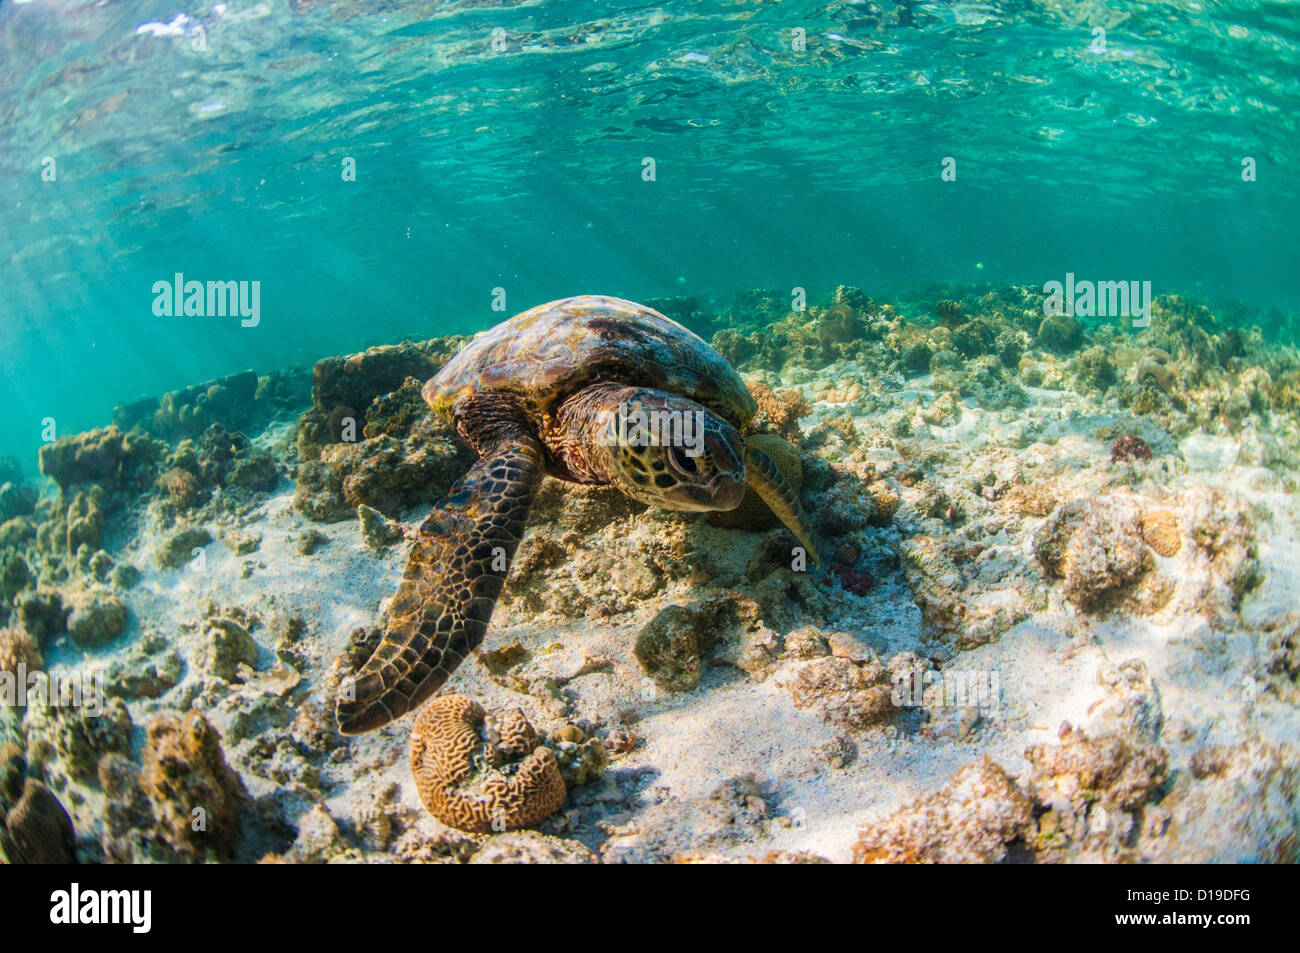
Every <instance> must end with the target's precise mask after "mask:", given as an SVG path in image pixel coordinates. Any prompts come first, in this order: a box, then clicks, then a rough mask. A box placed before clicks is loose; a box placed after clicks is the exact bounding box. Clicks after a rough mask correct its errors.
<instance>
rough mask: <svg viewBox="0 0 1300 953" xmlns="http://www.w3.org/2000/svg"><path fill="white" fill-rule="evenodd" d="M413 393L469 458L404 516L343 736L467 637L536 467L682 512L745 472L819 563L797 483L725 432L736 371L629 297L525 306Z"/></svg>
mask: <svg viewBox="0 0 1300 953" xmlns="http://www.w3.org/2000/svg"><path fill="white" fill-rule="evenodd" d="M423 396H424V399H425V402H426V403H428V405H429V406H430V407H431V408H432V409H433V410H434V411H435V412H436V413H438V414H440V415H442V416H443V417H445V418H446V419H448V420H449V421H450V422H451V423H452V424H453V425H454V426H455V428H456V431H457V433H459V434H460V436H461V439H463V440H464V441H465V442H466V443H468V444H469V445H470V446H471V447H472V448H473V449H474V450H475V451H476V452H477V453H478V455H479V459H478V462H477V463H475V464H474V465H473V466H472V467H471V468H470V470H469V472H468V473H466V474H465V476H464V477H463V478H462V479H461V480H460V481H459V482H458V483H456V484H455V485H454V486H453V487H452V488H451V489H450V490H449V491H448V493H447V495H446V496H444V497H443V498H442V499H441V500H439V501H438V502H437V503H436V504H435V505H434V507H433V511H432V512H431V513H430V514H429V516H428V518H427V519H426V520H425V521H424V523H423V525H421V527H420V530H419V534H418V536H417V538H416V541H415V543H414V545H413V547H412V549H411V555H410V558H409V561H408V562H407V566H406V571H405V573H403V575H402V581H401V584H400V586H399V587H398V590H397V594H396V595H395V596H394V597H393V601H392V604H391V605H390V607H389V610H388V626H387V631H386V632H385V634H384V637H383V641H382V642H380V644H379V646H378V647H377V648H376V649H375V651H374V654H372V655H371V656H370V658H369V660H368V661H367V662H366V663H365V665H364V666H362V668H361V671H360V672H358V673H357V675H356V678H355V679H350V680H347V681H345V682H344V684H343V687H342V690H341V691H340V693H339V698H338V723H339V728H340V730H341V731H342V732H343V733H344V734H360V733H362V732H365V731H371V730H373V729H375V728H379V727H381V726H383V725H385V724H387V723H388V722H390V721H392V720H393V719H394V718H398V717H400V716H402V715H404V714H406V713H407V712H408V711H412V710H414V709H415V708H417V707H418V706H419V705H420V704H421V703H423V702H424V701H425V700H427V699H428V698H429V696H431V695H432V694H433V693H434V692H436V691H437V690H438V689H439V688H440V687H441V686H442V684H443V682H445V681H446V680H447V678H448V676H450V675H451V673H452V671H453V670H455V668H456V666H457V665H459V664H460V663H461V662H462V661H463V660H464V659H465V657H466V656H467V655H468V654H469V653H470V652H471V651H473V650H474V648H476V647H477V646H478V644H479V643H480V642H481V641H482V640H483V635H484V632H485V631H486V630H487V625H488V620H489V619H490V618H491V616H492V609H493V607H494V606H495V605H496V599H497V595H498V594H499V593H500V592H501V586H502V583H503V582H504V581H505V578H506V573H507V571H508V570H509V568H510V560H511V558H513V556H514V553H515V548H516V547H517V546H518V545H519V540H520V538H521V537H522V536H523V533H524V526H525V524H526V523H527V522H528V511H529V509H530V508H531V506H532V503H533V500H534V498H535V497H536V495H537V490H538V487H539V486H541V482H542V476H543V475H544V474H550V475H551V476H553V477H557V478H559V479H562V480H568V481H571V482H574V483H587V484H606V485H609V486H613V487H616V488H618V489H619V490H621V491H622V492H623V493H625V494H626V495H628V496H630V497H632V498H634V499H637V500H640V501H642V502H645V503H649V504H652V505H656V506H662V507H665V508H667V509H672V510H694V511H705V510H728V509H732V508H734V507H736V506H738V505H739V503H740V500H741V497H742V496H743V495H744V492H745V485H746V483H748V484H749V485H750V486H752V487H753V488H754V489H755V490H757V491H758V493H759V494H760V495H761V496H762V498H763V499H764V500H765V501H766V502H767V504H768V505H769V506H770V507H771V508H772V510H773V512H775V513H776V514H777V516H779V517H780V518H781V520H782V521H783V522H784V523H785V524H786V526H788V527H789V528H790V530H791V531H792V532H793V533H794V535H795V536H796V537H797V538H798V539H799V541H800V542H801V543H802V544H803V546H804V547H805V550H806V552H807V554H808V555H809V556H810V557H811V558H812V560H813V561H814V562H817V563H819V562H820V556H821V553H820V550H821V546H820V542H819V540H818V538H817V535H816V532H815V531H814V530H813V528H812V524H811V522H810V521H809V519H808V517H807V514H806V513H805V512H804V510H803V507H802V506H801V505H800V503H799V498H798V495H797V494H796V493H795V492H794V491H793V490H792V489H791V488H790V487H789V486H788V485H787V484H786V482H785V480H784V478H783V477H782V476H781V473H780V471H779V470H778V469H777V467H776V465H775V464H774V463H773V462H772V459H771V458H770V457H769V456H768V455H767V454H765V453H763V452H762V450H760V449H758V448H757V447H754V446H751V445H747V444H746V443H745V441H744V440H743V438H742V437H741V435H740V430H741V428H743V427H744V426H745V425H746V424H748V423H749V422H750V420H751V419H752V418H753V416H754V413H755V411H756V410H757V409H758V407H757V404H756V403H755V401H754V398H753V397H752V396H751V395H750V393H749V391H748V390H747V389H746V387H745V384H744V382H743V381H742V380H741V379H740V376H739V375H738V374H737V373H736V372H735V370H733V369H732V367H731V366H730V365H729V364H728V363H727V362H726V361H725V360H723V358H722V357H721V355H719V354H718V353H717V352H716V351H714V350H713V348H711V347H709V345H708V344H706V343H705V342H704V341H703V340H701V339H700V338H699V337H697V336H696V335H695V334H692V333H691V332H690V331H688V330H686V328H684V327H682V326H681V325H680V324H678V323H677V322H675V321H672V320H670V319H669V318H666V317H664V316H663V315H662V314H660V313H659V312H657V311H654V310H652V309H650V308H647V307H645V306H643V305H639V304H635V303H633V302H631V301H624V300H622V299H620V298H610V297H604V296H601V295H583V296H580V297H576V298H565V299H564V300H561V301H552V302H550V303H549V304H544V305H540V306H538V307H536V308H533V309H531V310H529V311H525V312H523V313H522V314H519V315H516V316H515V317H513V318H511V319H510V320H509V321H505V322H503V323H502V324H499V325H497V326H496V327H494V328H492V329H490V330H488V331H484V332H483V333H481V334H479V335H477V336H476V337H475V338H474V339H473V340H472V341H470V343H469V344H467V345H466V346H465V347H464V348H463V349H462V350H461V351H460V352H459V353H458V354H456V356H455V357H453V358H452V359H451V360H450V361H449V362H447V364H446V365H445V366H444V367H443V368H442V370H440V371H439V372H438V373H437V374H436V375H435V376H434V377H433V378H432V379H430V380H429V381H428V382H427V383H426V384H425V385H424V390H423Z"/></svg>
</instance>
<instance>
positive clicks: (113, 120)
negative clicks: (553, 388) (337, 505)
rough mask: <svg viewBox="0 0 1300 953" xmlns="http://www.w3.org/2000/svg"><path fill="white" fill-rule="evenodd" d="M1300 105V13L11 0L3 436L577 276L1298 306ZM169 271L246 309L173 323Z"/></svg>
mask: <svg viewBox="0 0 1300 953" xmlns="http://www.w3.org/2000/svg"><path fill="white" fill-rule="evenodd" d="M1096 28H1101V29H1102V30H1104V37H1102V36H1101V35H1100V34H1098V33H1096V32H1095V30H1096ZM797 30H803V31H804V34H803V35H804V36H805V37H806V46H805V48H803V49H796V48H795V47H796V46H797V45H798V44H797V43H796V39H797V37H798V33H797V32H796V31H797ZM1298 116H1300V4H1297V3H1295V2H1259V0H1238V2H1231V3H1224V2H1193V0H1169V2H1146V3H1135V2H1107V3H1101V2H1073V0H1060V2H1026V0H1003V2H990V3H977V2H959V3H940V2H923V3H915V2H893V0H870V2H832V3H824V2H822V3H812V2H794V0H789V2H768V3H762V2H730V3H719V2H707V3H705V2H694V3H668V4H649V3H591V2H572V0H571V2H558V0H535V2H528V3H517V4H512V3H487V2H483V3H474V2H464V3H456V2H451V3H442V2H402V3H396V2H385V0H378V2H371V3H356V2H331V0H267V2H253V0H229V2H226V3H203V2H200V3H187V2H185V0H162V2H157V0H143V2H134V0H112V2H103V0H99V2H90V0H31V2H26V3H17V2H14V0H0V374H2V377H3V380H2V381H0V410H2V413H0V419H2V420H3V424H2V425H0V454H4V453H9V454H20V455H21V456H22V458H23V463H24V468H25V469H26V470H27V471H28V472H29V473H31V472H32V471H34V470H35V459H34V451H35V448H36V446H37V445H38V443H39V441H40V439H41V436H42V429H43V424H42V421H44V420H45V419H46V418H53V419H54V420H55V422H56V427H57V432H58V433H59V434H60V435H62V434H66V433H72V432H74V431H76V430H80V429H84V428H86V427H90V426H96V425H100V424H103V423H106V422H108V419H109V417H110V413H111V409H112V407H113V406H114V405H115V404H118V403H122V402H125V401H128V400H131V399H134V398H137V397H141V396H144V395H151V394H153V395H156V394H159V393H162V392H164V391H167V390H170V389H174V388H177V387H180V386H184V385H187V384H191V383H194V382H197V381H200V380H203V379H206V378H211V377H214V376H217V375H221V374H225V373H229V372H232V371H236V370H241V369H244V368H248V367H253V368H257V369H258V370H259V371H263V372H265V371H267V370H271V369H274V368H278V367H284V366H286V365H296V364H303V365H309V364H311V363H312V362H313V361H315V360H316V359H317V358H319V357H322V356H325V355H328V354H334V353H341V352H346V351H349V350H354V349H356V348H358V347H360V346H363V345H366V344H370V343H376V342H383V341H397V340H400V339H402V338H404V337H414V338H419V339H423V338H428V337H432V336H435V335H438V334H443V333H451V332H464V331H467V330H471V329H476V328H482V327H487V326H489V325H491V324H493V323H496V322H497V321H499V320H501V319H502V318H503V317H505V316H507V315H508V314H513V313H515V312H517V311H520V310H523V309H524V308H526V307H530V306H532V305H534V304H537V303H540V302H542V301H546V300H550V299H553V298H557V297H563V296H567V295H572V294H580V293H590V292H600V293H607V294H614V295H618V296H622V297H627V298H634V299H636V298H647V297H653V296H661V295H672V294H690V295H695V296H698V297H700V298H701V299H703V300H706V301H707V300H713V301H717V302H726V301H728V300H730V298H731V297H732V296H733V295H734V294H735V293H736V292H737V291H740V290H743V289H748V288H754V287H773V288H785V289H788V288H793V287H795V286H801V287H806V288H807V289H808V291H809V294H810V296H812V297H813V298H814V299H815V298H816V297H817V296H818V295H822V294H825V293H827V292H829V290H830V289H831V288H832V287H833V286H834V285H836V284H840V283H847V284H854V285H857V286H859V287H861V288H862V289H863V290H865V291H867V292H868V293H869V294H872V295H873V296H875V297H877V298H878V299H888V297H889V294H890V293H891V292H892V291H893V290H895V289H899V288H904V287H906V286H908V285H909V284H912V283H917V282H926V281H936V280H955V281H962V282H966V281H969V282H980V281H995V282H996V281H1015V282H1023V283H1025V284H1029V285H1035V286H1041V285H1042V284H1043V283H1044V282H1045V281H1049V280H1053V279H1055V280H1062V279H1063V278H1064V276H1065V274H1066V273H1067V272H1073V273H1075V274H1077V275H1079V276H1080V277H1081V278H1088V279H1098V280H1149V281H1151V283H1152V288H1153V293H1154V294H1156V295H1159V294H1162V293H1183V294H1193V295H1200V296H1203V297H1205V298H1206V299H1207V300H1217V299H1224V298H1231V299H1238V300H1241V301H1245V302H1247V303H1249V304H1251V305H1256V306H1260V307H1262V308H1265V309H1272V310H1265V311H1263V312H1261V313H1262V314H1263V315H1264V320H1265V322H1266V323H1267V322H1270V321H1272V322H1276V323H1277V324H1278V325H1279V326H1285V321H1286V316H1287V315H1288V314H1289V313H1290V312H1291V311H1293V310H1294V309H1296V308H1298V307H1300V261H1298V258H1300V252H1298V251H1297V249H1298V248H1300V242H1298V239H1300V224H1298V223H1300V130H1298V120H1297V117H1298ZM946 157H951V158H952V159H954V160H955V162H956V180H955V181H944V180H943V179H942V177H941V172H942V167H943V162H944V159H945V158H946ZM1247 157H1248V158H1249V159H1251V160H1253V164H1254V168H1255V177H1254V179H1255V180H1254V181H1243V175H1242V172H1243V160H1245V159H1246V158H1247ZM647 158H650V159H653V160H654V172H655V175H654V180H653V181H646V178H645V175H644V170H645V168H646V164H645V160H646V159H647ZM348 159H352V160H355V170H356V175H355V181H346V180H345V177H344V175H343V170H344V168H345V160H348ZM49 160H53V161H52V162H51V161H49ZM177 272H180V273H183V274H184V275H185V276H186V279H187V280H189V279H197V280H201V281H207V280H236V281H259V282H260V283H261V285H260V287H261V309H260V323H259V324H258V325H257V327H251V328H244V327H241V326H240V321H239V319H238V318H237V317H196V316H189V317H185V316H180V317H177V316H170V317H168V316H157V315H155V314H154V309H153V304H154V294H153V292H152V290H151V289H152V287H153V285H154V283H155V282H158V281H171V280H172V276H173V275H174V274H175V273H177ZM496 288H503V289H504V290H505V295H506V310H507V314H506V315H503V314H502V313H500V312H499V311H494V310H492V304H493V290H494V289H496Z"/></svg>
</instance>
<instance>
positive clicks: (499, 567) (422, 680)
mask: <svg viewBox="0 0 1300 953" xmlns="http://www.w3.org/2000/svg"><path fill="white" fill-rule="evenodd" d="M542 460H543V456H542V448H541V445H540V444H539V443H538V442H537V440H536V438H535V437H533V436H531V435H530V434H527V433H525V432H523V431H509V432H506V433H504V434H502V435H501V436H499V437H498V439H497V441H496V442H495V443H494V444H493V445H492V446H491V447H489V448H485V452H484V453H483V455H482V456H481V457H480V459H479V461H478V462H477V463H476V464H474V466H473V467H471V468H470V470H469V472H468V473H467V474H465V476H464V477H463V478H462V479H461V480H460V481H459V482H458V483H457V484H456V485H455V486H453V487H452V488H451V490H450V491H449V492H448V494H447V495H446V496H445V497H443V498H442V499H441V500H439V501H438V503H437V504H436V505H435V506H434V508H433V511H432V512H431V513H430V514H429V517H428V519H426V520H425V521H424V523H423V525H422V526H421V527H420V532H419V536H418V538H417V539H416V541H415V544H414V546H413V547H412V549H411V555H410V558H409V559H408V560H407V563H406V572H405V573H403V575H402V582H401V585H400V586H399V587H398V590H397V595H396V596H394V597H393V602H392V605H391V606H390V607H389V610H388V628H387V631H386V632H385V633H384V638H383V641H382V642H380V644H379V646H378V647H377V648H376V649H375V652H374V654H373V655H371V656H370V658H369V660H367V662H366V664H365V665H364V666H362V668H361V671H360V672H358V673H357V676H356V678H355V680H353V681H351V682H346V681H345V682H344V685H343V688H342V690H341V691H340V693H339V699H338V709H337V712H338V724H339V730H340V731H341V732H343V734H345V735H357V734H361V733H363V732H366V731H373V730H374V729H376V728H380V727H382V726H384V725H386V724H388V722H390V721H392V720H393V719H395V718H400V717H401V716H402V715H404V714H406V713H407V712H408V711H412V710H414V709H415V708H418V707H419V706H420V705H421V704H422V703H423V702H424V701H425V700H426V699H427V698H429V696H431V695H432V694H433V693H434V692H436V691H437V690H438V689H439V688H441V687H442V684H443V683H444V682H445V681H446V680H447V678H448V676H450V675H451V673H452V672H453V671H455V669H456V666H457V665H459V664H460V663H461V662H463V661H464V660H465V657H466V656H467V655H469V653H470V652H472V651H473V650H474V649H475V648H476V647H477V646H478V645H479V643H480V642H482V641H483V635H484V633H485V632H486V631H487V625H488V620H489V619H491V617H492V609H493V607H494V606H495V605H496V601H497V596H498V595H499V594H500V593H501V586H502V585H503V584H504V582H505V578H506V573H507V572H508V571H509V569H510V560H511V559H513V558H514V554H515V549H516V547H518V545H519V540H520V539H521V538H522V537H523V535H524V526H525V524H526V523H527V522H528V511H529V510H530V509H531V508H532V505H533V499H534V498H535V497H536V495H537V489H538V487H539V486H541V482H542V475H543V463H542Z"/></svg>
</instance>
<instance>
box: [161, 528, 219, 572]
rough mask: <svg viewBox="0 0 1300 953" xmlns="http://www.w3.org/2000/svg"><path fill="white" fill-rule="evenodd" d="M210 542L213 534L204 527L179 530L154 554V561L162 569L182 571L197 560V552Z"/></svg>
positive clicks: (169, 536)
mask: <svg viewBox="0 0 1300 953" xmlns="http://www.w3.org/2000/svg"><path fill="white" fill-rule="evenodd" d="M210 542H212V534H211V533H209V532H208V531H207V530H206V529H205V528H204V527H202V526H190V527H186V528H184V529H179V530H176V531H175V532H174V533H171V534H170V535H168V536H167V538H166V539H164V540H163V542H162V545H160V546H159V547H158V549H157V550H156V551H155V553H154V559H155V560H156V561H157V563H158V566H159V568H161V569H180V568H181V567H182V566H184V565H185V564H186V563H188V562H189V561H190V560H191V559H194V558H195V556H196V555H197V553H195V550H200V549H202V548H203V547H204V546H206V545H208V543H210Z"/></svg>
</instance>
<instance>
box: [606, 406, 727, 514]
mask: <svg viewBox="0 0 1300 953" xmlns="http://www.w3.org/2000/svg"><path fill="white" fill-rule="evenodd" d="M594 417H595V421H594V422H595V425H596V426H595V430H594V435H593V436H594V439H593V440H592V444H594V445H593V446H592V447H591V448H590V450H589V452H590V453H591V454H592V455H593V456H595V457H596V458H597V460H598V466H599V469H600V470H602V471H603V472H604V473H605V474H606V475H607V477H608V479H609V482H610V483H611V484H613V485H614V486H615V487H617V488H618V489H619V490H621V491H622V492H623V493H625V494H626V495H627V496H630V497H632V498H633V499H635V500H640V501H641V502H643V503H649V504H650V505H652V506H661V507H663V508H665V509H670V510H694V511H703V510H732V509H735V508H736V507H737V506H739V505H740V500H741V497H743V496H744V495H745V450H744V444H743V442H742V441H741V438H740V433H739V432H738V431H737V430H736V428H735V427H733V426H732V425H731V424H729V423H727V421H725V420H723V419H722V418H721V417H719V416H718V415H717V414H715V413H713V412H712V411H710V410H708V409H707V408H706V407H704V406H703V405H702V404H697V403H696V402H695V401H693V400H690V399H688V398H685V397H680V396H678V395H676V394H670V393H667V392H665V391H660V390H652V389H650V388H644V387H624V388H620V389H618V390H616V391H612V392H610V393H609V394H608V395H607V397H606V399H604V400H602V401H601V405H600V407H599V408H596V413H595V415H594Z"/></svg>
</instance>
